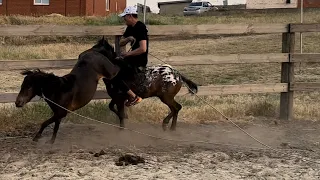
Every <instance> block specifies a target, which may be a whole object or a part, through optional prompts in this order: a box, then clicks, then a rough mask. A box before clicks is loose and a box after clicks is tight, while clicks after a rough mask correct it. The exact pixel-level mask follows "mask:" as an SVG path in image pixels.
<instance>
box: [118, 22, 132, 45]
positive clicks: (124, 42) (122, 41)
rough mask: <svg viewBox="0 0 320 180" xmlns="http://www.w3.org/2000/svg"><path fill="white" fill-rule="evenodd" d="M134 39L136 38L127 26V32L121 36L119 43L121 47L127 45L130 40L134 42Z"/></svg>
mask: <svg viewBox="0 0 320 180" xmlns="http://www.w3.org/2000/svg"><path fill="white" fill-rule="evenodd" d="M134 40H135V39H134V37H132V36H130V28H129V27H127V28H126V30H125V32H124V33H123V35H122V36H121V38H120V42H119V45H120V47H121V46H125V45H127V44H128V43H129V42H133V41H134Z"/></svg>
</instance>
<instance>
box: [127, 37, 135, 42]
mask: <svg viewBox="0 0 320 180" xmlns="http://www.w3.org/2000/svg"><path fill="white" fill-rule="evenodd" d="M127 40H128V41H130V42H134V41H135V40H136V39H135V38H134V37H133V36H129V37H127Z"/></svg>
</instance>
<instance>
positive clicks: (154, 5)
mask: <svg viewBox="0 0 320 180" xmlns="http://www.w3.org/2000/svg"><path fill="white" fill-rule="evenodd" d="M166 1H175V0H146V4H147V6H149V7H150V9H151V11H152V12H153V13H158V12H159V8H158V2H166ZM193 1H198V0H193ZM208 1H209V2H210V3H211V4H213V5H222V4H223V1H224V0H208ZM137 3H140V4H144V0H127V6H133V5H136V4H137ZM245 3H246V0H228V4H229V5H233V4H245Z"/></svg>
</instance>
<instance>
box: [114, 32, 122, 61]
mask: <svg viewBox="0 0 320 180" xmlns="http://www.w3.org/2000/svg"><path fill="white" fill-rule="evenodd" d="M120 38H121V36H116V37H115V41H114V45H115V48H116V49H115V50H116V53H117V56H119V55H120V52H121V51H120Z"/></svg>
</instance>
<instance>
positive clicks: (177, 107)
mask: <svg viewBox="0 0 320 180" xmlns="http://www.w3.org/2000/svg"><path fill="white" fill-rule="evenodd" d="M173 102H174V108H175V113H174V114H173V119H172V123H171V127H170V130H172V131H174V130H176V127H177V119H178V113H179V111H180V110H181V109H182V106H181V104H179V103H177V102H176V101H175V100H173Z"/></svg>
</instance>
